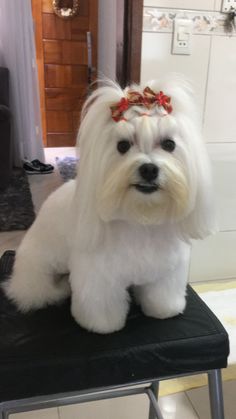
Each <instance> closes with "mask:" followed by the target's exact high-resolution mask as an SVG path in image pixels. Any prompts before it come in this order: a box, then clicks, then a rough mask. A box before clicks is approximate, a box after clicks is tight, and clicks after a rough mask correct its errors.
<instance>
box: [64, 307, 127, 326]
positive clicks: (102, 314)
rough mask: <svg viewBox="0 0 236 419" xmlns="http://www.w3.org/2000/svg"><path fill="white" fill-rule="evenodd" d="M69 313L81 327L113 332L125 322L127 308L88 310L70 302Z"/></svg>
mask: <svg viewBox="0 0 236 419" xmlns="http://www.w3.org/2000/svg"><path fill="white" fill-rule="evenodd" d="M71 314H72V316H73V317H74V319H75V321H76V322H77V323H78V324H79V325H80V326H82V327H83V328H85V329H87V330H89V331H91V332H95V333H101V334H106V333H113V332H117V331H118V330H121V329H122V328H123V327H124V325H125V322H126V316H127V309H126V308H124V307H123V309H121V310H119V311H118V310H111V311H105V310H104V311H102V310H96V311H95V310H94V307H92V308H91V309H90V310H89V309H88V307H86V309H85V308H84V307H83V308H82V307H81V305H80V309H79V305H77V304H75V303H72V306H71Z"/></svg>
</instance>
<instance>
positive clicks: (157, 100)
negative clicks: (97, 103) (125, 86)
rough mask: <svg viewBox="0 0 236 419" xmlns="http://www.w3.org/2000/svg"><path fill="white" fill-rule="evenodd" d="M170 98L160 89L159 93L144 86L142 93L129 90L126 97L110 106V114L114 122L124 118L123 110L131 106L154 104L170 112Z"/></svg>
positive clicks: (148, 107) (148, 106)
mask: <svg viewBox="0 0 236 419" xmlns="http://www.w3.org/2000/svg"><path fill="white" fill-rule="evenodd" d="M170 102H171V98H170V97H169V96H166V95H164V93H163V92H162V91H160V92H159V93H155V92H153V90H151V89H150V87H145V89H144V91H143V95H142V94H141V93H139V92H136V91H134V90H129V91H128V93H127V97H126V98H125V97H123V98H121V100H120V101H119V102H118V103H115V104H114V105H112V106H111V107H110V109H111V116H112V118H113V119H114V121H115V122H119V121H121V120H126V119H125V117H124V112H125V111H127V110H128V109H129V108H130V107H131V106H144V107H146V108H147V109H152V108H154V107H155V106H159V107H163V108H164V109H165V110H166V112H168V113H171V112H172V106H171V104H170Z"/></svg>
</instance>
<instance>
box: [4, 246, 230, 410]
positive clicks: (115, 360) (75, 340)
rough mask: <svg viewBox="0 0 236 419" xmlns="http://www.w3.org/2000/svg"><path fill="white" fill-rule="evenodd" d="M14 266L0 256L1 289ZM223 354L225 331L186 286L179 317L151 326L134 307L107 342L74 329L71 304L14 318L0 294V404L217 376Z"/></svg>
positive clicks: (7, 257) (10, 256) (10, 253)
mask: <svg viewBox="0 0 236 419" xmlns="http://www.w3.org/2000/svg"><path fill="white" fill-rule="evenodd" d="M13 263H14V252H13V251H8V252H5V253H4V255H3V256H2V258H1V260H0V282H3V281H4V280H7V277H8V276H9V274H10V272H11V269H12V266H13ZM228 353H229V341H228V335H227V333H226V331H225V330H224V328H223V326H222V325H221V323H220V322H219V320H218V319H217V318H216V317H215V316H214V314H213V313H212V312H211V311H210V310H209V308H208V307H207V306H206V304H205V303H204V302H203V301H202V300H201V299H200V298H199V297H198V296H197V294H196V293H195V292H194V291H193V290H192V288H191V287H190V286H189V287H188V297H187V308H186V311H185V313H184V314H183V315H180V316H177V317H175V318H172V319H167V320H156V319H153V318H150V317H149V318H148V317H145V316H144V315H143V314H142V313H141V311H140V309H139V307H137V306H135V305H133V306H132V307H131V310H130V313H129V316H128V320H127V323H126V326H125V328H124V329H123V330H121V331H119V332H115V333H112V334H109V335H99V334H96V333H90V332H88V331H86V330H84V329H82V328H81V327H80V326H78V324H77V323H76V322H75V321H74V320H73V318H72V317H71V315H70V301H66V302H65V303H64V304H63V305H61V306H52V307H48V308H46V309H42V310H38V311H35V312H32V313H30V314H21V313H19V312H17V310H16V308H15V307H14V306H13V305H12V304H11V303H10V302H9V301H8V300H7V299H6V297H5V295H4V294H3V292H2V291H0V377H1V378H0V402H1V401H7V400H14V399H21V398H28V397H33V396H40V395H49V394H55V393H63V392H68V391H79V390H87V389H92V388H100V387H105V386H110V385H121V384H126V383H127V384H128V383H132V382H135V381H138V380H146V379H147V380H151V379H154V378H159V379H161V378H164V377H168V376H172V375H177V374H184V373H186V374H187V373H190V372H197V371H205V370H208V369H215V368H223V367H226V365H227V356H228Z"/></svg>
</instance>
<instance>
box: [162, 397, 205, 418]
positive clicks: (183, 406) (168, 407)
mask: <svg viewBox="0 0 236 419" xmlns="http://www.w3.org/2000/svg"><path fill="white" fill-rule="evenodd" d="M159 406H160V409H161V412H162V414H163V416H164V418H165V419H198V415H197V414H196V412H195V411H194V409H193V407H192V405H191V403H190V401H189V400H188V398H187V396H186V395H185V393H177V394H172V395H171V396H165V397H160V400H159Z"/></svg>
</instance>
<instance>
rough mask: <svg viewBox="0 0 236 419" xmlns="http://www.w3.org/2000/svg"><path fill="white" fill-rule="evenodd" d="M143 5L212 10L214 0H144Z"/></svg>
mask: <svg viewBox="0 0 236 419" xmlns="http://www.w3.org/2000/svg"><path fill="white" fill-rule="evenodd" d="M143 3H144V6H153V7H165V8H166V9H167V8H169V7H170V8H179V9H195V10H214V0H144V2H143Z"/></svg>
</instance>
